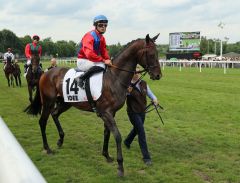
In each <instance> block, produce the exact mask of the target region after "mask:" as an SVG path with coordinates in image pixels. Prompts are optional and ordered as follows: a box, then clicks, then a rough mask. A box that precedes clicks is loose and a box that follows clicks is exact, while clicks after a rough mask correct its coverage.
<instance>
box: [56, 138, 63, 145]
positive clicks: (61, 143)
mask: <svg viewBox="0 0 240 183" xmlns="http://www.w3.org/2000/svg"><path fill="white" fill-rule="evenodd" d="M62 145H63V141H62V140H61V139H59V140H58V142H57V146H58V147H62Z"/></svg>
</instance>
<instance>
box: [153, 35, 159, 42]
mask: <svg viewBox="0 0 240 183" xmlns="http://www.w3.org/2000/svg"><path fill="white" fill-rule="evenodd" d="M159 34H160V33H158V34H157V35H156V36H154V37H153V38H152V40H153V42H155V41H156V39H157V38H158V36H159Z"/></svg>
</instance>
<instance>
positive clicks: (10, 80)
mask: <svg viewBox="0 0 240 183" xmlns="http://www.w3.org/2000/svg"><path fill="white" fill-rule="evenodd" d="M13 71H14V67H13V65H12V58H11V57H7V63H6V66H5V68H4V73H5V76H6V78H7V82H8V86H9V87H10V86H14V78H13Z"/></svg>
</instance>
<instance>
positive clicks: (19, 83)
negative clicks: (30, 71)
mask: <svg viewBox="0 0 240 183" xmlns="http://www.w3.org/2000/svg"><path fill="white" fill-rule="evenodd" d="M13 68H14V70H13V76H14V78H15V82H16V86H20V87H21V86H22V81H21V70H20V66H19V65H18V64H17V63H16V62H15V63H14V64H13Z"/></svg>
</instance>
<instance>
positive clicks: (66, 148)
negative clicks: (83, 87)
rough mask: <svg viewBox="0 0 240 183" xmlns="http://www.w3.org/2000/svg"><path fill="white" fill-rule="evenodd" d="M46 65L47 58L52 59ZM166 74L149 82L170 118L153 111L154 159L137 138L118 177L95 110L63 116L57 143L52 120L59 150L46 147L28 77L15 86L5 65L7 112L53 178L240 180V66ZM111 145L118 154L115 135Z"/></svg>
mask: <svg viewBox="0 0 240 183" xmlns="http://www.w3.org/2000/svg"><path fill="white" fill-rule="evenodd" d="M44 67H45V68H46V67H47V65H46V64H45V65H44ZM163 75H164V76H163V78H162V79H161V80H160V81H150V80H149V79H148V76H147V77H146V80H147V81H148V83H149V85H150V87H151V89H152V91H153V92H154V93H155V94H156V95H157V97H158V99H159V101H160V103H161V105H162V106H163V107H164V108H165V111H163V112H162V113H161V114H162V117H163V119H164V122H165V125H162V124H161V122H160V120H159V118H158V116H157V114H156V113H154V112H151V113H149V114H148V116H147V118H146V121H145V129H146V135H147V141H148V146H149V151H150V152H151V156H152V161H153V165H152V166H150V167H147V166H145V165H144V164H143V162H142V159H141V153H140V149H139V146H138V142H137V139H136V140H135V141H134V142H133V144H132V146H131V149H130V150H128V149H126V148H125V147H123V156H124V168H125V177H123V178H119V177H117V163H116V161H115V162H114V163H111V164H109V163H107V162H106V161H105V159H104V158H103V157H102V156H101V149H102V142H103V123H102V121H101V119H100V118H97V117H96V115H95V114H92V113H87V112H83V111H79V110H76V109H74V108H72V109H70V110H69V111H67V112H65V113H64V114H63V115H62V116H61V117H60V120H61V122H62V127H63V129H64V132H65V134H66V136H65V141H64V144H63V147H62V148H60V149H59V148H57V145H56V142H57V139H58V133H57V129H56V127H55V125H54V123H53V120H52V119H50V120H49V122H48V126H47V137H48V140H49V145H50V147H51V148H52V149H53V150H54V151H55V154H54V155H46V154H45V153H44V152H43V151H42V139H41V134H40V129H39V125H38V118H35V117H31V116H28V115H26V114H25V113H23V109H24V108H25V107H26V106H27V105H28V104H29V102H28V93H27V87H26V82H25V78H23V77H22V80H23V87H22V88H8V87H7V83H6V80H5V78H4V77H3V71H1V72H0V116H2V118H3V119H4V121H5V122H6V123H7V125H8V126H9V128H10V130H11V131H12V132H13V133H14V135H15V136H16V137H17V139H18V140H19V142H20V143H21V145H22V146H23V148H24V149H25V150H26V152H27V153H28V155H29V156H30V158H31V159H32V160H33V162H34V163H35V164H36V166H37V167H38V169H39V170H40V171H41V173H42V174H43V176H44V177H45V178H46V180H47V181H48V182H50V183H61V182H68V183H72V182H74V183H75V182H76V183H77V182H90V183H94V182H96V183H99V182H102V183H108V182H109V183H112V182H144V183H145V182H158V183H161V182H164V183H169V182H170V183H180V182H181V183H205V182H216V183H219V182H222V183H233V182H234V183H239V182H240V127H239V126H240V125H239V124H240V116H239V114H240V102H239V99H240V84H239V83H240V70H238V69H228V70H227V74H223V70H222V69H208V68H203V69H202V72H201V73H200V72H199V70H198V69H197V68H182V71H181V72H180V71H179V70H178V68H168V67H165V70H164V71H163ZM116 121H117V125H118V127H119V130H120V132H121V134H122V138H125V137H126V136H127V134H128V132H129V130H130V129H131V125H130V122H129V121H128V117H127V115H126V112H125V107H124V108H123V109H122V110H120V111H119V112H118V113H117V115H116ZM109 152H110V154H111V155H112V156H113V157H114V158H115V160H116V147H115V141H114V140H113V136H112V135H111V139H110V145H109Z"/></svg>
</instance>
